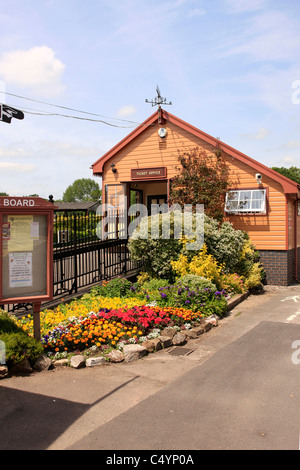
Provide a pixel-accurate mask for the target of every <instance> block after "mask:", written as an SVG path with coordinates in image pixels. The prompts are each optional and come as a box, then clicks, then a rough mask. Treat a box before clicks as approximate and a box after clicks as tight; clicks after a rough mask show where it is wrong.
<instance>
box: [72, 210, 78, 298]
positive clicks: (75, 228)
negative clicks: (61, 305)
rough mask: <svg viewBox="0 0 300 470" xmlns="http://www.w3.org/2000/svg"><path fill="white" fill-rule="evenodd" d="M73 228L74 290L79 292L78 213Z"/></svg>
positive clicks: (74, 217)
mask: <svg viewBox="0 0 300 470" xmlns="http://www.w3.org/2000/svg"><path fill="white" fill-rule="evenodd" d="M73 230H74V240H73V249H74V284H73V286H74V292H75V293H77V287H78V285H77V275H78V269H77V215H76V214H74V216H73Z"/></svg>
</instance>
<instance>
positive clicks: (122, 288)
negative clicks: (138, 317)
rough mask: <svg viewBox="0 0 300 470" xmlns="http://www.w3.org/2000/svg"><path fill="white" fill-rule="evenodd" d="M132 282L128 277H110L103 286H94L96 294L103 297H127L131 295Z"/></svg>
mask: <svg viewBox="0 0 300 470" xmlns="http://www.w3.org/2000/svg"><path fill="white" fill-rule="evenodd" d="M132 286H133V284H132V282H131V281H129V280H128V279H123V278H116V279H111V280H110V281H108V282H107V283H106V284H105V285H103V286H98V287H97V288H96V290H97V293H98V295H101V296H103V297H111V298H112V297H129V296H130V295H132V293H133V291H132Z"/></svg>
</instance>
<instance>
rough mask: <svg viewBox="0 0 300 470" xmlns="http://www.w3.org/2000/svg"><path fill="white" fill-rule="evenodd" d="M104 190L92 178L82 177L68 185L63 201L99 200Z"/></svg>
mask: <svg viewBox="0 0 300 470" xmlns="http://www.w3.org/2000/svg"><path fill="white" fill-rule="evenodd" d="M101 194H102V191H101V189H100V186H99V184H98V183H97V182H96V181H94V180H92V179H90V178H81V179H78V180H75V181H74V183H72V184H70V186H68V187H67V189H66V190H65V192H64V194H63V202H87V201H99V199H101Z"/></svg>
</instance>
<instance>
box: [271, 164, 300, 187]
mask: <svg viewBox="0 0 300 470" xmlns="http://www.w3.org/2000/svg"><path fill="white" fill-rule="evenodd" d="M272 170H275V171H277V173H280V174H281V175H283V176H286V177H287V178H289V179H290V180H292V181H296V183H298V184H300V168H297V167H296V166H291V167H290V168H285V167H283V166H282V167H277V166H273V167H272Z"/></svg>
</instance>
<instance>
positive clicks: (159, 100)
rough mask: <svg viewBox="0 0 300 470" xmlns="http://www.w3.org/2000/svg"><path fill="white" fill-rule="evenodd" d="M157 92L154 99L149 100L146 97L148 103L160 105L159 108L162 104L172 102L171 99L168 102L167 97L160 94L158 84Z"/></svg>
mask: <svg viewBox="0 0 300 470" xmlns="http://www.w3.org/2000/svg"><path fill="white" fill-rule="evenodd" d="M156 93H157V96H156V97H155V98H154V99H153V100H151V101H149V100H147V99H146V100H145V102H146V103H151V104H152V106H158V107H159V108H160V106H161V105H162V104H167V105H170V104H172V102H171V101H169V103H167V99H166V98H162V96H161V94H160V90H159V88H158V85H157V86H156Z"/></svg>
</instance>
